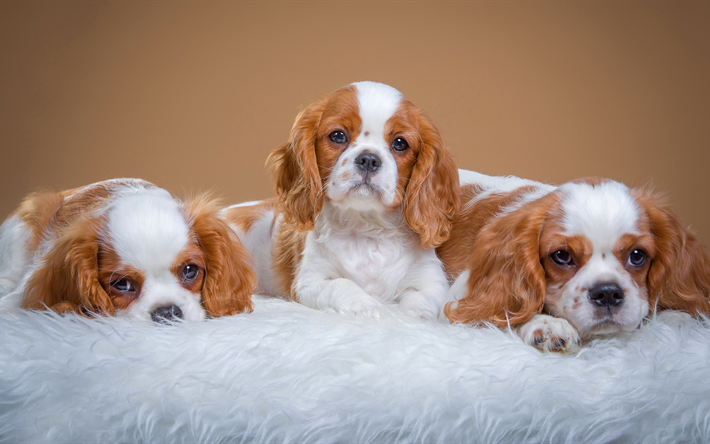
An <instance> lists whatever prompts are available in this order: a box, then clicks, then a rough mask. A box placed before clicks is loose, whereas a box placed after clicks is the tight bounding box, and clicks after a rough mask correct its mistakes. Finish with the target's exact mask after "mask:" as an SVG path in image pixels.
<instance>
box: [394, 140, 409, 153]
mask: <svg viewBox="0 0 710 444" xmlns="http://www.w3.org/2000/svg"><path fill="white" fill-rule="evenodd" d="M407 148H409V144H408V143H407V141H406V140H404V139H403V138H401V137H397V138H396V139H394V140H393V141H392V149H393V150H395V151H404V150H406V149H407Z"/></svg>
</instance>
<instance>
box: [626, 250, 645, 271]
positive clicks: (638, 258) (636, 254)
mask: <svg viewBox="0 0 710 444" xmlns="http://www.w3.org/2000/svg"><path fill="white" fill-rule="evenodd" d="M646 257H647V255H646V252H645V251H643V250H640V249H638V248H637V249H635V250H633V251H632V252H631V253H629V264H630V265H633V266H634V267H641V266H643V264H645V263H646Z"/></svg>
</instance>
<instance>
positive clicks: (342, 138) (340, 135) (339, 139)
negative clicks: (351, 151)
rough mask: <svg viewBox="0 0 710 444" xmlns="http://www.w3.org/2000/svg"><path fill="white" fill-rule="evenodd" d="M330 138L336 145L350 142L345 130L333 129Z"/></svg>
mask: <svg viewBox="0 0 710 444" xmlns="http://www.w3.org/2000/svg"><path fill="white" fill-rule="evenodd" d="M328 138H329V139H330V141H331V142H333V143H334V144H336V145H345V144H346V143H347V142H348V136H346V135H345V133H344V132H343V131H333V132H332V133H330V136H328Z"/></svg>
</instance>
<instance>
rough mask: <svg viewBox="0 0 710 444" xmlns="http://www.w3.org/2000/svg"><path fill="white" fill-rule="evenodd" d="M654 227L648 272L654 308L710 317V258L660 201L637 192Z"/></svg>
mask: <svg viewBox="0 0 710 444" xmlns="http://www.w3.org/2000/svg"><path fill="white" fill-rule="evenodd" d="M634 193H635V196H636V200H637V201H638V202H639V204H640V205H641V207H642V209H644V210H645V211H646V214H647V215H648V217H649V220H650V223H651V233H652V235H653V237H654V240H655V246H656V252H655V257H654V258H653V259H652V261H651V265H650V268H649V270H648V281H647V286H648V293H649V303H650V304H651V307H654V306H655V305H656V304H657V305H658V308H659V309H674V310H683V311H685V312H688V313H690V314H691V315H697V314H698V313H703V314H710V299H709V297H710V258H708V253H707V251H706V250H705V248H704V247H703V245H702V244H701V243H700V241H699V240H698V238H697V237H696V236H695V234H693V233H691V232H690V231H688V230H687V229H686V228H685V227H684V226H683V225H682V224H681V222H680V220H679V219H678V218H677V217H676V216H675V215H674V214H673V213H671V211H670V210H669V208H668V207H667V206H666V205H665V204H664V203H663V202H662V201H661V200H659V199H658V198H656V197H654V196H652V195H651V194H650V193H649V192H648V191H639V190H634Z"/></svg>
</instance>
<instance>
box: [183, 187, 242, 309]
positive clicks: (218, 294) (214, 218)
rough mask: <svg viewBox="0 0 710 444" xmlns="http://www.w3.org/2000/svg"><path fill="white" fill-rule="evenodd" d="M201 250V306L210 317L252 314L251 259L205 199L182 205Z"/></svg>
mask: <svg viewBox="0 0 710 444" xmlns="http://www.w3.org/2000/svg"><path fill="white" fill-rule="evenodd" d="M185 206H186V208H187V211H188V213H189V215H190V218H191V220H192V227H193V230H194V231H195V233H196V235H197V239H198V242H199V244H200V247H201V248H202V250H203V251H204V252H205V256H204V260H205V280H204V283H203V284H202V304H203V305H204V307H205V310H207V311H208V312H209V313H210V314H211V315H212V316H215V317H216V316H228V315H233V314H238V313H242V312H247V313H249V312H251V311H252V304H251V295H252V293H253V292H254V289H255V287H256V273H255V272H254V270H253V269H252V267H251V256H250V255H249V253H248V252H247V250H246V248H245V247H244V246H243V245H242V243H241V242H240V241H239V239H238V238H237V235H236V233H234V231H233V230H232V229H231V228H230V227H229V225H228V224H227V223H226V222H225V221H224V220H223V219H222V218H221V217H220V216H219V206H218V205H217V204H216V202H215V201H213V200H210V199H208V198H207V197H205V196H202V197H198V198H196V199H194V200H192V201H191V202H189V203H188V204H186V205H185Z"/></svg>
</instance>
